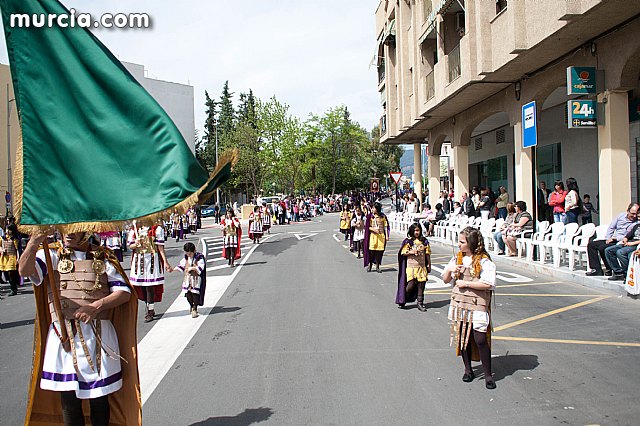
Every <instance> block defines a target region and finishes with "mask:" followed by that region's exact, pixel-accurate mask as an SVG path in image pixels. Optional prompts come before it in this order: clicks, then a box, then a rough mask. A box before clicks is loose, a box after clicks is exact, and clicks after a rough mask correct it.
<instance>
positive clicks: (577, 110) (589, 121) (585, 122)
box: [567, 100, 598, 129]
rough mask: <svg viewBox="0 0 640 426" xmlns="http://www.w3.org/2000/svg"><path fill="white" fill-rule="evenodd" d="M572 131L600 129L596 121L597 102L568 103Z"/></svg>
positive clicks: (576, 101)
mask: <svg viewBox="0 0 640 426" xmlns="http://www.w3.org/2000/svg"><path fill="white" fill-rule="evenodd" d="M567 108H568V112H569V114H568V120H567V124H568V126H569V128H570V129H593V128H596V127H598V122H597V121H596V101H592V100H574V101H569V102H567Z"/></svg>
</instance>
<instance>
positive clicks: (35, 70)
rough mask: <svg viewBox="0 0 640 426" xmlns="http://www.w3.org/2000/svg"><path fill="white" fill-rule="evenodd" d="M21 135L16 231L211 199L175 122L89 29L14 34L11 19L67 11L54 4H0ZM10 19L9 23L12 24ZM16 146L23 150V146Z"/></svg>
mask: <svg viewBox="0 0 640 426" xmlns="http://www.w3.org/2000/svg"><path fill="white" fill-rule="evenodd" d="M0 8H1V9H2V19H3V23H4V30H5V36H6V42H7V49H8V52H9V61H10V65H11V74H12V78H13V87H14V92H15V96H16V103H17V106H18V112H19V118H20V122H21V128H22V138H21V142H22V143H21V144H20V143H19V145H18V154H17V159H16V174H15V175H14V191H15V197H14V199H15V209H14V210H15V214H16V218H17V220H18V222H19V224H20V226H21V229H25V230H28V228H29V227H34V226H35V227H48V226H55V227H56V228H58V229H60V230H64V231H65V232H74V231H80V230H83V231H84V230H91V231H96V232H99V231H104V230H107V229H114V228H117V227H119V226H121V225H122V224H123V223H125V222H128V221H131V220H133V219H139V220H145V219H146V220H155V219H157V218H158V217H159V216H160V215H162V214H164V213H166V212H167V211H169V210H172V209H173V208H178V209H180V210H184V209H186V208H188V207H189V206H190V205H192V204H195V203H197V202H198V199H199V198H200V199H201V198H203V197H204V196H208V195H210V194H211V193H212V192H213V191H214V189H215V188H216V187H218V186H219V185H221V184H222V183H224V182H225V181H226V180H227V179H228V178H229V176H230V173H231V167H232V164H233V162H234V161H235V155H236V154H235V153H230V154H228V155H225V156H223V158H222V159H221V161H220V162H219V164H218V167H217V168H216V170H215V171H214V172H213V173H212V174H211V175H210V174H209V173H208V172H207V171H206V170H205V169H204V168H203V167H202V166H201V165H200V164H199V163H198V161H197V160H196V158H195V156H194V155H193V154H192V153H191V151H190V149H189V147H188V145H187V143H186V142H185V140H184V138H183V137H182V135H181V134H180V132H179V130H178V129H177V127H176V126H175V124H174V123H173V122H172V121H171V119H170V118H169V116H168V115H167V113H166V112H165V111H164V110H163V109H162V107H160V105H158V103H157V102H156V101H155V100H154V99H153V98H152V97H151V95H149V93H147V92H146V90H145V89H144V88H143V87H142V86H141V85H140V84H139V83H138V82H137V81H136V80H135V79H134V78H133V76H131V74H130V73H129V72H128V71H127V70H126V69H125V67H124V66H123V65H122V64H121V63H120V62H119V61H118V60H117V59H116V58H115V57H114V56H113V54H112V53H111V52H109V50H108V49H107V48H106V47H105V46H104V45H103V44H102V43H101V42H100V41H99V40H98V39H97V38H96V37H95V36H94V35H93V34H91V32H89V31H88V30H87V29H85V28H82V27H78V26H76V27H71V26H69V27H59V26H57V25H56V21H55V20H54V21H53V24H54V25H53V26H51V27H46V26H45V27H42V28H37V27H34V26H33V25H31V26H30V27H24V26H23V27H19V26H18V25H16V26H15V27H11V22H12V19H11V16H12V15H13V14H26V15H28V16H30V17H33V16H37V15H40V14H46V15H49V14H56V15H60V14H67V15H69V11H68V10H67V9H66V8H65V7H64V6H63V5H62V4H61V3H60V2H58V1H57V0H0ZM14 21H15V19H14ZM20 147H21V149H20Z"/></svg>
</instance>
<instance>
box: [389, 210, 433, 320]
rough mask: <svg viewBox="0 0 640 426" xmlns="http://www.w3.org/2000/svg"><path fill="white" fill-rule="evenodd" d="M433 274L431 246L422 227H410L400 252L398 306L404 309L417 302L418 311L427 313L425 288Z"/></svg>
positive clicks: (417, 225) (415, 224)
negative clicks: (423, 233)
mask: <svg viewBox="0 0 640 426" xmlns="http://www.w3.org/2000/svg"><path fill="white" fill-rule="evenodd" d="M429 272H431V246H430V245H429V241H428V240H427V239H426V238H425V237H424V236H423V235H422V226H420V224H417V223H414V224H412V225H411V226H410V227H409V231H408V232H407V238H406V239H405V240H404V241H403V242H402V246H401V247H400V251H399V252H398V291H397V293H396V304H397V305H398V307H399V308H401V309H404V307H405V305H406V304H407V303H410V302H413V301H414V300H417V306H418V310H419V311H420V312H425V311H426V310H427V308H426V306H425V305H424V287H425V284H426V283H427V279H428V273H429Z"/></svg>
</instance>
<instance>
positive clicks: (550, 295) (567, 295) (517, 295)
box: [434, 290, 610, 298]
mask: <svg viewBox="0 0 640 426" xmlns="http://www.w3.org/2000/svg"><path fill="white" fill-rule="evenodd" d="M439 292H440V293H443V292H444V291H443V290H440V291H439ZM434 293H438V292H434ZM495 296H496V297H503V296H510V297H520V296H522V297H597V296H598V295H597V294H563V293H499V292H496V293H495ZM601 297H602V296H601ZM604 297H605V298H608V297H610V296H604Z"/></svg>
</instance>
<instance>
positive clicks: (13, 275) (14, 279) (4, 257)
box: [0, 225, 20, 296]
mask: <svg viewBox="0 0 640 426" xmlns="http://www.w3.org/2000/svg"><path fill="white" fill-rule="evenodd" d="M15 232H16V229H15V225H13V226H11V225H10V226H7V232H6V233H5V234H4V236H3V237H2V239H1V242H2V245H1V246H0V271H2V272H4V274H5V276H7V278H8V280H9V285H10V286H11V291H10V292H9V296H15V295H17V294H18V284H19V283H20V274H18V240H17V239H16V238H15Z"/></svg>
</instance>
